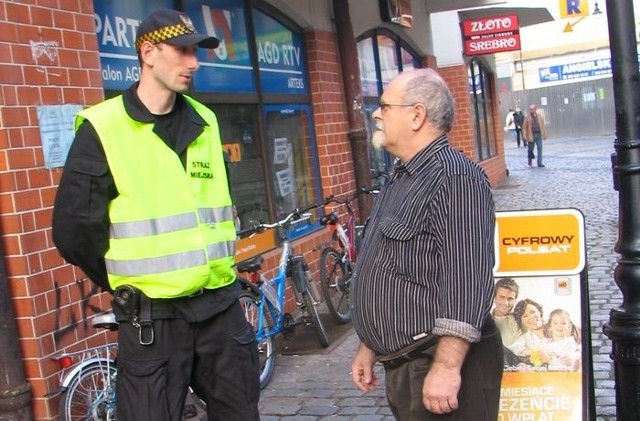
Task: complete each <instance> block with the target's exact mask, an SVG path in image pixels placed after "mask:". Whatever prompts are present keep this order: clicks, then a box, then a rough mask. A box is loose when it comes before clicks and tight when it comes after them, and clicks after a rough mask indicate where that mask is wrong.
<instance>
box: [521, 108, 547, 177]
mask: <svg viewBox="0 0 640 421" xmlns="http://www.w3.org/2000/svg"><path fill="white" fill-rule="evenodd" d="M522 135H523V136H524V139H525V140H526V141H527V146H528V149H527V164H528V165H529V166H531V162H532V161H533V158H535V157H536V156H535V155H534V154H533V147H534V146H535V148H536V153H537V164H538V167H540V168H544V164H543V163H542V141H543V140H546V139H547V129H546V127H545V123H544V116H543V115H542V114H540V113H538V111H537V107H536V105H535V104H531V105H529V112H528V113H527V115H525V117H524V123H523V124H522Z"/></svg>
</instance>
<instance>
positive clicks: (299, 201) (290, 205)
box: [265, 105, 321, 238]
mask: <svg viewBox="0 0 640 421" xmlns="http://www.w3.org/2000/svg"><path fill="white" fill-rule="evenodd" d="M265 125H266V130H267V139H266V145H267V150H266V154H267V159H268V162H269V166H270V173H271V180H272V189H273V192H274V196H275V205H276V217H277V218H282V217H284V216H285V215H286V214H288V213H289V212H290V211H291V210H292V209H296V208H304V207H307V206H309V205H312V204H314V203H319V202H320V200H321V198H320V195H319V194H320V186H319V180H320V174H319V171H318V165H317V162H318V159H317V149H316V145H315V142H314V141H313V139H314V137H313V126H312V124H311V110H310V107H309V106H308V105H269V106H265ZM311 214H312V215H313V217H311V218H305V217H303V221H302V222H301V223H298V224H297V226H296V229H295V230H294V232H293V233H292V235H291V236H292V237H294V238H295V237H297V236H299V235H301V234H303V233H304V232H307V231H308V230H309V229H312V228H314V227H316V226H317V224H315V223H311V221H316V220H317V211H312V212H311Z"/></svg>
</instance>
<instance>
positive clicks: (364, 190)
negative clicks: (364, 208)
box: [323, 187, 380, 205]
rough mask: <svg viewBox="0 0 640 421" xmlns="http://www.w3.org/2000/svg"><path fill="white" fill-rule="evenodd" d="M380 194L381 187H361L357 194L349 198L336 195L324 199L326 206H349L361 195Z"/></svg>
mask: <svg viewBox="0 0 640 421" xmlns="http://www.w3.org/2000/svg"><path fill="white" fill-rule="evenodd" d="M378 193H380V188H379V187H360V188H359V189H358V190H357V191H356V192H355V193H353V194H352V195H349V196H346V198H345V196H343V197H335V196H334V195H331V196H327V197H325V198H324V203H323V204H324V205H328V204H330V203H338V204H340V205H348V204H349V203H351V202H352V201H353V200H355V199H356V198H357V197H358V196H360V195H361V194H378Z"/></svg>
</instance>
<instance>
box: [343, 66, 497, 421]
mask: <svg viewBox="0 0 640 421" xmlns="http://www.w3.org/2000/svg"><path fill="white" fill-rule="evenodd" d="M454 114H455V111H454V104H453V99H452V96H451V93H450V91H449V89H448V87H447V86H446V84H445V82H444V81H443V80H442V78H441V77H440V76H439V75H438V74H437V73H436V72H435V71H433V70H430V69H420V70H415V71H409V72H404V73H401V74H400V75H398V76H397V77H396V78H395V79H394V80H393V81H392V82H391V83H390V84H389V85H388V87H387V89H386V90H385V92H384V94H383V95H382V98H381V101H380V107H379V108H378V109H377V110H376V111H375V112H374V114H373V118H374V119H375V121H376V126H377V130H376V133H375V134H374V136H373V143H374V145H377V146H378V147H382V148H384V149H386V150H387V151H388V152H389V153H391V154H393V155H395V156H396V157H397V158H398V161H397V164H396V167H395V168H394V170H393V173H392V175H391V177H390V180H389V183H388V184H387V185H385V187H384V188H383V189H382V191H381V192H380V194H379V195H378V197H376V202H375V204H374V207H373V210H372V212H371V215H372V217H371V219H370V221H369V223H368V227H367V230H366V232H367V235H366V237H365V239H364V244H363V247H362V253H361V255H360V256H359V257H358V264H357V267H356V270H355V273H354V284H353V290H352V291H353V292H352V298H353V305H354V319H353V321H354V327H355V329H356V332H357V334H358V337H359V338H360V340H361V342H362V343H361V344H360V347H359V349H358V351H357V353H356V356H355V358H354V360H353V363H352V377H353V381H354V383H355V384H356V385H357V386H358V388H360V389H361V390H362V391H364V392H368V391H370V390H373V389H374V388H375V387H376V385H377V384H378V379H377V376H376V375H375V373H374V370H373V367H374V364H375V362H376V361H380V362H382V363H383V365H384V367H385V382H386V393H387V399H388V401H389V406H390V408H391V411H392V412H393V414H394V416H395V417H396V418H397V419H399V420H412V421H416V420H432V419H441V418H442V414H448V416H447V419H448V420H465V421H467V420H486V421H495V420H496V418H497V416H498V404H499V399H500V382H501V379H502V369H503V359H502V352H503V347H502V341H501V339H500V333H499V331H498V329H497V327H496V326H495V324H494V322H493V319H492V318H491V317H490V315H489V311H490V308H491V304H492V300H493V286H494V282H493V275H492V269H493V265H494V255H493V250H494V245H493V236H494V224H495V213H494V204H493V198H492V195H491V186H490V185H489V182H488V180H487V178H486V176H485V174H484V173H483V171H482V170H481V169H480V168H479V167H478V166H477V165H476V164H475V163H473V162H472V161H470V160H469V159H468V158H467V157H465V156H464V155H463V154H462V153H461V152H459V151H458V150H456V149H455V148H452V147H451V145H450V144H449V141H448V139H447V133H448V132H449V131H450V129H451V126H452V124H453V118H454Z"/></svg>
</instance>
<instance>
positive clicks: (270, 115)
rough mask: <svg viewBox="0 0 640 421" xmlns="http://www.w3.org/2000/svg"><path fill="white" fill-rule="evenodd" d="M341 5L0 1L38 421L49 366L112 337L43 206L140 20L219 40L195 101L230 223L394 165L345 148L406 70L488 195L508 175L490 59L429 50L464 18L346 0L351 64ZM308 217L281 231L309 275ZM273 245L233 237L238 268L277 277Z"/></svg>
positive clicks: (2, 204)
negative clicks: (219, 158) (233, 213)
mask: <svg viewBox="0 0 640 421" xmlns="http://www.w3.org/2000/svg"><path fill="white" fill-rule="evenodd" d="M335 3H337V2H334V1H330V0H270V1H258V0H182V1H173V0H128V1H127V2H124V1H115V0H113V1H102V0H95V1H91V0H77V1H41V0H24V1H20V2H15V1H0V52H1V54H0V89H1V92H2V95H1V99H0V101H1V102H0V185H1V187H2V188H1V192H0V226H1V233H0V234H1V236H2V244H3V248H4V256H0V258H3V259H4V263H5V267H6V273H5V274H4V275H6V280H5V279H2V280H1V281H2V282H5V281H6V285H7V287H8V291H9V296H10V302H11V307H12V309H13V312H14V315H15V323H16V328H17V336H18V340H19V348H20V354H21V358H22V363H23V366H24V370H25V375H26V379H27V382H28V383H29V385H30V387H31V394H32V411H33V416H34V418H35V419H40V420H45V419H47V420H48V419H54V418H55V417H56V416H57V413H58V408H57V405H58V397H57V396H56V393H55V392H56V390H57V389H58V366H57V364H56V363H55V362H54V361H53V360H52V359H51V357H52V356H54V355H55V354H57V353H59V352H62V351H72V350H78V349H82V348H83V347H86V346H89V345H96V344H99V343H104V342H105V341H106V340H108V339H111V340H113V339H114V338H113V337H111V338H107V336H108V334H107V333H105V332H97V331H95V330H94V329H93V328H91V327H90V325H89V323H88V320H89V319H90V317H91V316H92V315H94V314H96V313H100V312H103V311H105V310H107V309H109V308H110V299H111V297H110V296H109V295H108V294H106V293H100V291H99V290H98V289H97V288H96V287H95V286H94V285H93V284H92V283H91V281H90V280H88V279H87V278H86V276H85V275H84V274H83V273H82V272H81V271H80V270H79V269H78V268H76V267H73V266H71V265H69V264H67V263H66V262H65V261H64V260H63V259H62V258H61V257H60V256H59V254H58V253H57V251H56V249H55V247H54V245H53V242H52V238H51V216H52V206H53V201H54V197H55V194H56V188H57V184H58V182H59V180H60V176H61V174H62V171H63V166H64V160H65V157H66V151H67V150H68V148H69V144H70V142H71V140H72V139H73V130H72V126H71V124H72V121H73V116H74V114H75V112H77V111H78V110H80V109H82V108H83V107H87V106H90V105H93V104H96V103H98V102H100V101H102V100H103V99H105V98H108V97H112V96H114V95H117V94H119V93H120V92H122V91H123V90H124V89H126V88H127V87H128V86H130V85H131V84H132V83H135V81H136V80H137V79H138V77H139V74H138V73H139V67H138V64H137V59H136V57H135V49H134V46H133V42H134V39H135V30H136V28H137V25H138V24H139V21H140V19H142V18H143V17H144V16H145V15H146V14H148V13H149V12H150V11H152V10H154V9H156V8H158V7H169V8H176V9H181V10H184V11H185V12H187V14H189V15H190V16H191V18H192V19H193V21H194V24H195V26H196V28H197V29H198V31H199V32H208V33H210V34H212V35H215V36H216V37H218V38H219V39H220V40H221V45H220V46H219V47H218V48H217V49H216V50H214V51H204V50H202V51H199V55H200V56H199V58H200V61H201V68H200V70H199V71H198V73H197V77H196V78H195V80H194V83H193V90H192V93H191V94H192V95H193V96H194V97H195V98H197V99H199V100H200V101H202V102H203V103H205V104H207V105H208V106H210V107H211V108H212V109H213V110H214V111H215V112H216V114H217V117H218V120H219V123H220V127H221V131H222V139H223V142H224V147H225V150H226V152H227V161H228V164H229V169H230V178H231V184H232V192H233V196H234V200H235V203H236V206H237V209H238V223H239V224H240V226H243V225H246V224H249V223H250V222H251V221H257V220H265V221H271V220H275V219H276V218H277V217H278V216H279V215H282V214H284V213H287V212H288V211H290V210H292V209H293V208H295V207H303V206H307V205H309V204H312V203H318V202H320V201H321V200H322V198H323V197H326V196H328V195H331V194H333V195H343V194H348V193H351V192H354V191H355V190H356V188H357V187H358V182H357V181H356V175H355V172H356V170H355V168H356V166H357V165H358V164H362V160H366V165H368V166H369V167H370V168H371V169H372V170H373V171H374V172H375V171H386V170H388V168H389V165H390V163H391V161H392V157H388V156H385V155H384V154H380V153H376V152H375V151H370V153H368V154H365V155H366V156H364V155H362V154H357V153H354V149H353V148H352V144H351V142H350V141H349V132H350V130H352V129H353V127H350V120H349V114H348V113H349V112H351V109H350V107H354V109H357V110H361V112H362V113H364V121H365V126H366V127H365V129H369V130H370V129H371V121H370V115H371V113H372V112H373V111H374V110H375V108H376V107H377V105H376V104H377V103H378V100H379V97H380V95H381V93H382V90H383V89H384V87H385V86H386V84H387V83H388V82H389V81H390V80H391V79H392V78H393V76H394V75H396V74H398V73H399V72H400V71H403V70H406V69H411V68H418V67H432V68H434V69H436V70H437V71H438V72H440V74H441V75H442V76H443V77H444V78H445V80H446V81H447V83H448V84H449V86H450V88H451V90H452V92H453V94H454V97H455V100H456V104H457V117H456V122H455V125H454V129H453V130H452V132H451V133H450V139H451V143H452V144H453V146H454V147H456V148H458V149H460V150H461V151H463V152H464V153H465V154H466V155H467V156H469V157H470V158H471V159H473V160H474V161H476V162H478V163H479V164H480V165H481V166H482V167H483V168H484V170H485V171H486V173H487V175H488V176H489V178H490V180H491V182H492V184H493V185H498V184H499V183H500V182H501V181H502V180H503V179H504V177H505V176H506V174H505V173H506V170H505V159H504V153H503V139H502V136H503V131H502V126H503V124H502V120H503V118H502V117H501V116H500V110H499V104H498V99H497V98H498V97H497V91H496V78H495V71H494V68H495V66H494V65H493V61H492V58H491V57H490V56H487V57H475V58H469V57H465V56H464V55H463V54H462V53H461V52H459V53H458V54H457V57H454V58H453V59H452V58H451V56H450V54H449V56H448V57H447V58H446V59H444V58H443V59H441V57H440V56H439V54H438V52H437V50H438V48H434V46H440V47H441V48H440V49H442V47H443V46H444V47H445V49H446V45H447V44H448V43H451V42H454V43H455V44H456V45H459V44H461V40H460V30H459V22H458V24H457V25H454V27H453V28H449V26H446V25H442V20H438V19H434V16H435V15H434V14H433V13H432V12H433V11H430V10H428V9H427V8H426V7H427V6H426V4H425V3H427V2H424V1H417V0H414V1H411V2H405V1H403V2H397V1H395V0H389V1H378V0H359V1H355V0H351V1H349V2H348V5H349V9H348V10H349V14H350V16H351V18H350V20H351V27H352V29H353V36H354V38H355V40H354V42H356V49H357V55H358V57H357V58H355V57H342V56H341V54H340V51H339V41H340V39H339V36H340V34H338V32H337V31H336V25H335V22H334V16H335V15H334V13H335V7H336V5H335ZM442 3H443V4H444V3H447V2H442ZM458 3H460V2H458ZM463 3H464V2H463ZM479 3H483V2H474V1H469V2H467V4H466V6H474V5H476V4H479ZM396 6H398V7H400V6H402V7H403V9H402V10H398V7H396ZM407 6H408V8H407ZM455 16H457V15H455ZM450 18H452V16H451V15H447V19H450ZM453 19H456V17H453ZM447 28H449V29H447ZM452 40H453V41H452ZM350 59H354V60H356V59H357V68H358V70H359V73H360V80H359V84H357V85H358V86H359V87H358V89H359V92H360V95H359V96H358V97H357V98H356V102H355V103H350V105H349V106H348V105H347V102H348V99H347V95H346V93H345V92H346V90H345V82H344V79H343V71H344V65H345V62H346V61H347V60H350ZM141 159H143V157H141ZM339 211H341V212H342V211H343V210H339ZM317 216H318V215H317V214H314V215H312V217H310V218H309V219H308V220H306V221H303V223H301V224H298V227H297V228H296V230H295V231H294V232H293V233H291V237H292V240H294V248H295V249H296V250H297V251H298V252H302V253H306V254H307V260H309V261H310V262H311V266H312V271H313V272H317V262H316V260H317V258H318V257H319V255H318V253H317V252H315V251H314V248H315V247H316V246H317V245H318V244H320V243H322V242H326V241H327V240H328V239H329V234H328V233H327V232H326V231H325V230H324V229H322V227H320V226H319V224H318V223H317V222H316V221H317V219H318V218H317ZM275 246H276V239H275V238H274V237H273V235H271V234H269V233H265V234H263V235H260V236H257V237H255V238H252V239H250V240H242V241H240V242H239V244H238V260H242V259H244V258H247V257H250V256H252V255H256V254H258V253H265V257H266V258H267V260H266V262H267V263H266V266H267V267H268V268H275V266H276V265H277V259H278V252H277V250H275Z"/></svg>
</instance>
